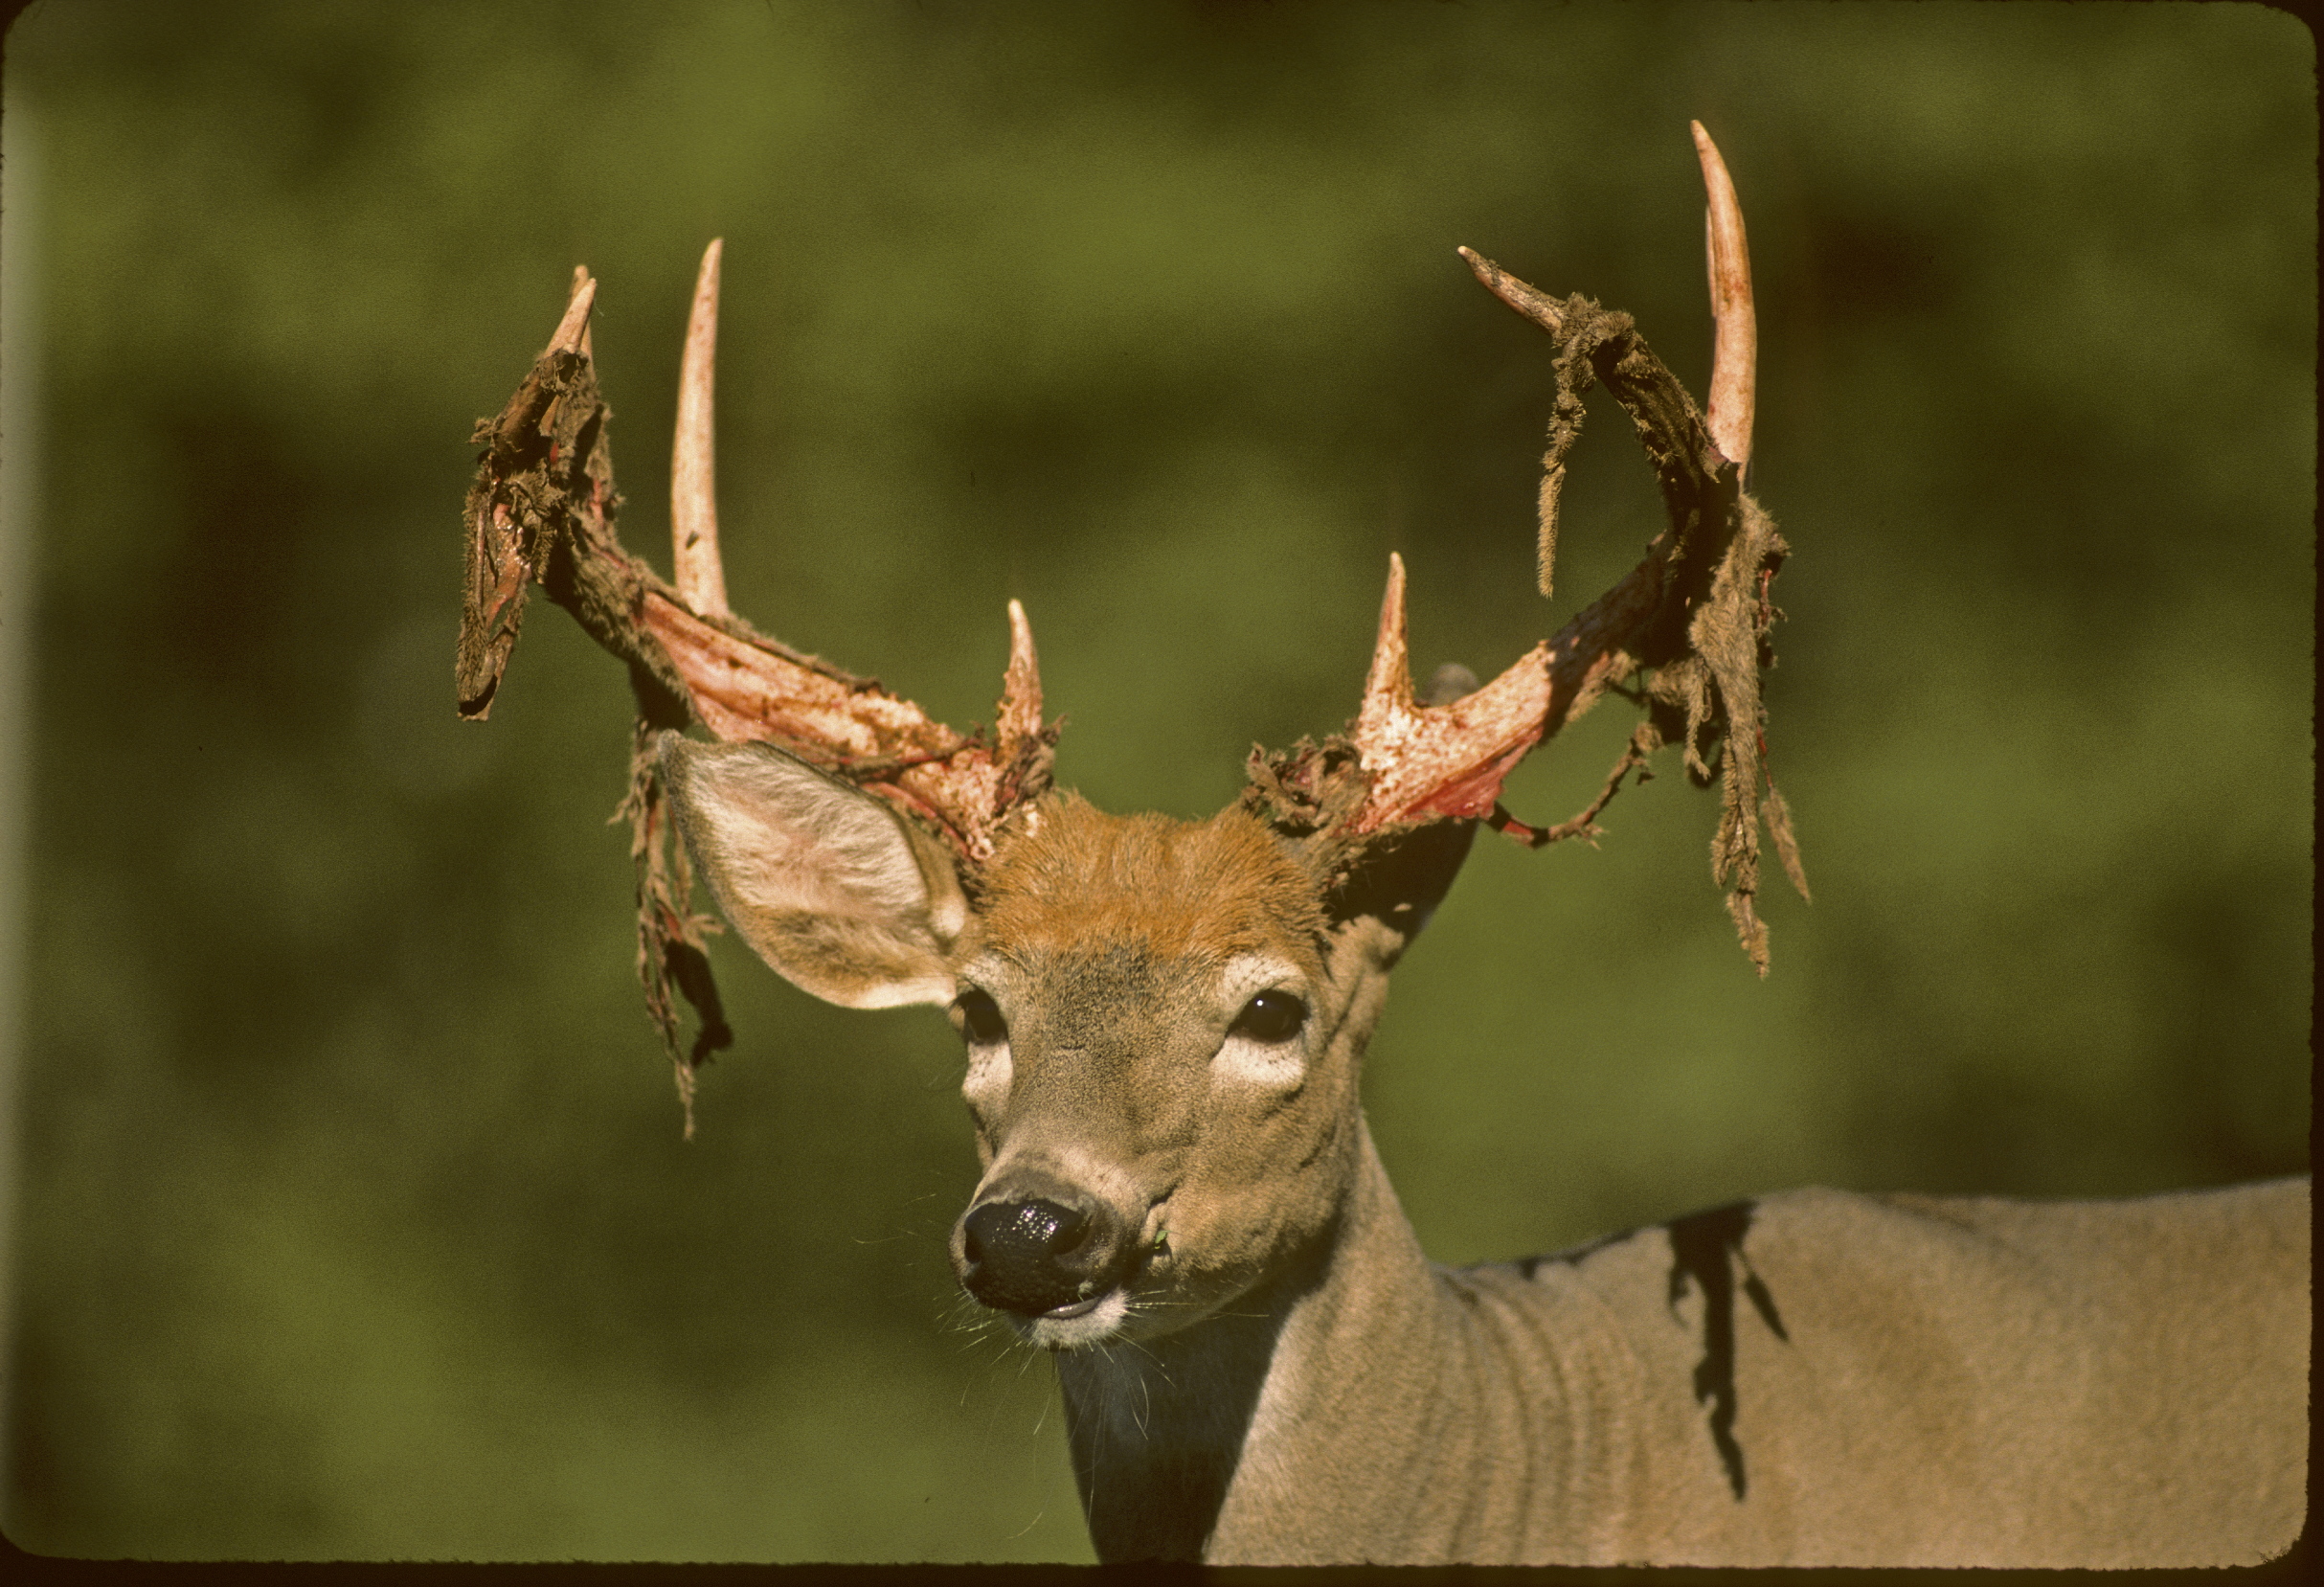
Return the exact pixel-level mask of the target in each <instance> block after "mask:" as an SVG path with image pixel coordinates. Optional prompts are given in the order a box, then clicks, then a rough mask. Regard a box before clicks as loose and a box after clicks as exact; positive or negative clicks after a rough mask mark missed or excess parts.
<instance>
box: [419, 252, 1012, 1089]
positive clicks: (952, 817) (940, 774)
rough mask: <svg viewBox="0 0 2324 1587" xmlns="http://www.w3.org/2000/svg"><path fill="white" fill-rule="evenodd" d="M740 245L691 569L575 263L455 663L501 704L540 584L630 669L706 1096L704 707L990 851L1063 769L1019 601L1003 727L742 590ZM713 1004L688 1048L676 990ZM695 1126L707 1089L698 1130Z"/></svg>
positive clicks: (512, 455) (662, 890) (643, 949)
mask: <svg viewBox="0 0 2324 1587" xmlns="http://www.w3.org/2000/svg"><path fill="white" fill-rule="evenodd" d="M720 255H721V247H720V244H719V243H718V242H716V241H713V242H711V245H710V247H709V248H708V249H707V250H706V251H705V252H704V254H703V258H702V270H701V274H700V276H699V278H698V279H697V281H696V283H695V288H694V302H693V311H692V314H691V316H690V318H689V321H688V329H687V338H686V354H685V361H684V365H683V368H682V373H681V374H680V379H679V401H678V424H677V436H676V440H675V442H674V444H673V446H672V450H671V463H670V520H671V538H672V542H673V554H674V568H675V573H676V583H675V584H674V585H672V584H669V583H665V582H664V581H663V580H662V579H661V578H659V577H657V576H656V575H655V573H654V572H653V570H652V569H651V568H649V567H648V566H646V564H645V563H643V561H641V560H639V559H638V558H637V557H635V556H632V555H629V553H628V552H626V551H625V550H623V549H622V547H621V544H620V539H619V538H618V537H617V536H616V534H615V533H614V527H613V523H614V516H615V513H616V512H617V511H618V510H619V509H620V501H621V498H620V492H618V491H617V490H616V489H615V488H614V483H613V459H612V453H611V450H610V448H609V445H608V443H607V440H606V434H605V430H606V420H607V419H608V418H609V417H610V415H609V414H608V412H607V410H606V407H605V403H604V400H603V398H602V397H600V396H599V395H598V383H597V372H596V367H595V364H594V362H593V360H592V357H591V353H590V345H589V314H590V310H591V307H592V306H593V305H594V304H595V302H596V299H597V283H596V282H595V281H593V280H592V279H590V276H589V273H588V271H587V270H586V269H576V270H575V272H574V286H573V295H572V298H571V300H570V301H569V303H568V304H567V306H566V309H565V317H564V319H563V320H562V321H561V322H560V323H559V324H558V326H557V329H556V333H555V334H554V335H553V336H552V337H551V338H550V341H549V346H548V348H547V349H546V350H545V351H543V352H542V353H541V355H540V357H539V358H538V359H536V360H534V362H533V366H532V369H531V371H530V373H529V374H527V375H526V376H525V379H524V382H523V384H521V385H520V386H518V388H517V391H516V395H515V396H514V397H510V398H509V399H508V406H507V407H505V408H504V409H502V410H501V412H500V414H499V416H498V417H497V418H494V419H485V420H482V421H480V422H479V423H478V425H477V428H476V434H475V436H474V438H473V439H474V441H475V442H476V443H477V444H479V445H481V446H482V447H483V448H484V450H483V451H482V453H481V454H480V455H479V458H478V463H477V473H476V483H475V485H474V487H471V488H470V490H469V492H468V500H467V506H466V517H467V578H466V585H465V590H464V594H463V604H462V621H461V633H460V651H459V661H458V667H457V674H458V687H459V705H460V714H461V715H462V716H463V718H465V719H467V720H470V721H482V720H484V719H485V716H486V715H487V714H489V713H490V711H491V709H492V700H493V697H494V695H495V694H496V692H497V691H498V690H499V687H500V679H501V674H502V673H503V671H504V670H506V669H507V667H508V657H509V654H510V652H511V651H512V650H513V648H514V647H515V645H516V638H517V631H518V627H519V624H520V622H521V620H522V618H523V615H524V604H525V597H526V593H527V588H528V583H529V581H536V582H538V583H539V584H540V585H541V587H542V588H543V589H545V590H547V591H548V593H549V598H550V599H551V600H552V601H555V602H556V603H557V604H558V605H560V606H563V607H564V608H565V609H566V610H567V611H569V612H571V613H572V614H573V615H574V617H575V619H576V620H577V621H578V622H579V623H580V624H581V626H582V627H583V628H584V629H586V630H587V631H588V633H589V634H590V636H591V637H592V638H594V639H595V640H597V642H598V644H599V645H602V646H604V647H605V648H606V649H608V650H610V651H612V652H613V653H614V654H615V655H617V656H619V657H620V658H621V659H622V660H623V661H624V662H626V663H627V664H628V666H629V675H630V684H631V690H632V692H633V693H634V694H635V695H636V697H637V702H638V723H637V731H636V734H635V736H634V740H633V744H632V754H631V760H630V788H629V793H628V796H627V797H626V798H625V799H624V800H623V801H622V804H621V806H620V810H619V811H618V812H617V817H616V818H617V819H619V818H620V816H621V815H626V816H628V817H629V819H630V823H631V840H632V841H631V851H632V854H633V856H634V857H635V858H636V860H637V864H638V931H639V939H638V956H639V957H638V967H639V974H640V977H641V979H642V980H643V982H644V983H645V990H646V1002H647V1005H648V1007H649V1009H651V1010H652V1012H653V1014H654V1017H655V1021H656V1023H657V1024H658V1025H659V1026H660V1027H661V1030H662V1033H663V1039H664V1041H665V1043H666V1046H667V1047H668V1048H669V1051H670V1054H671V1057H672V1059H673V1060H674V1061H675V1062H676V1063H677V1067H678V1076H679V1090H680V1092H681V1094H682V1095H684V1096H686V1097H688V1099H690V1097H691V1094H692V1071H693V1069H694V1068H695V1067H697V1066H698V1065H700V1064H701V1063H702V1062H703V1061H704V1060H705V1059H706V1058H707V1057H708V1056H709V1055H710V1053H711V1051H713V1050H714V1049H716V1048H719V1047H723V1046H725V1045H727V1043H728V1042H729V1041H730V1040H731V1039H732V1037H731V1034H730V1033H729V1032H728V1031H727V1029H726V1025H725V1021H724V1019H723V1018H722V1017H721V1015H720V1013H719V1009H718V1000H717V990H716V987H715V986H714V985H713V984H712V982H711V975H710V964H709V961H708V960H707V959H705V958H704V957H703V954H702V940H703V937H704V934H705V933H707V932H709V931H714V930H716V929H717V926H716V923H715V922H714V921H712V920H711V918H709V917H706V916H700V915H695V914H693V913H691V910H690V906H689V904H688V899H689V898H690V896H691V893H692V887H691V878H690V876H689V874H688V867H687V861H686V855H685V851H684V848H683V846H682V845H680V844H678V843H676V842H675V840H674V838H673V836H672V834H671V832H670V828H669V821H668V813H667V806H666V803H665V797H664V792H663V789H662V787H661V774H660V772H659V770H658V768H657V764H656V759H655V753H654V744H655V740H656V738H657V737H659V735H661V734H662V733H665V732H669V731H675V730H681V729H683V728H685V727H686V726H687V725H688V723H689V722H697V721H698V722H700V723H701V724H702V725H703V726H704V727H705V728H707V729H708V730H709V731H710V732H711V735H712V736H713V737H718V738H722V739H726V740H729V741H737V740H744V739H764V740H766V741H768V742H771V743H775V744H778V745H780V746H781V747H782V748H783V749H785V750H788V751H789V752H790V753H792V754H794V755H796V756H798V757H799V758H801V759H803V760H806V761H809V762H810V763H812V764H814V765H816V766H819V767H821V768H823V769H824V771H827V772H829V773H830V774H832V775H833V776H835V777H839V778H842V779H845V780H846V781H847V782H853V783H855V784H856V785H858V786H859V787H862V788H864V789H866V790H867V791H869V792H870V793H873V794H876V795H878V796H880V797H881V798H884V799H886V800H888V801H889V802H890V803H891V804H893V805H896V806H897V808H899V809H900V810H902V811H904V812H905V813H906V815H907V816H909V817H910V818H912V819H914V820H915V821H918V822H919V823H921V824H922V825H924V826H925V827H927V828H929V829H930V830H931V831H932V832H934V833H935V834H936V835H937V836H938V837H939V838H941V839H942V840H943V841H945V842H947V843H949V844H950V845H951V846H952V847H953V849H954V850H956V851H958V852H959V854H960V856H961V857H962V858H963V859H965V860H967V861H969V862H970V863H971V864H972V865H973V864H975V863H977V862H981V861H982V860H984V859H986V858H988V857H990V855H991V854H992V852H993V848H994V845H995V843H996V841H997V840H998V839H999V838H1000V836H1001V835H1002V834H1003V832H1004V829H1005V828H1007V826H1008V824H1009V823H1010V821H1011V819H1012V818H1013V817H1014V816H1015V815H1016V813H1017V812H1018V811H1019V810H1021V809H1023V808H1024V806H1025V805H1027V803H1029V802H1030V801H1031V800H1032V799H1034V798H1036V797H1037V796H1038V795H1039V794H1041V793H1042V792H1043V791H1044V790H1045V789H1046V788H1047V787H1048V786H1049V769H1050V764H1051V759H1052V754H1053V750H1054V747H1055V744H1056V741H1057V728H1056V726H1055V725H1053V724H1052V725H1048V726H1045V725H1044V724H1043V722H1042V717H1041V678H1040V671H1039V667H1038V664H1037V661H1036V659H1035V656H1034V653H1033V634H1032V628H1031V626H1030V625H1029V624H1028V623H1027V622H1026V618H1025V610H1024V608H1023V607H1021V606H1020V605H1018V604H1017V602H1015V601H1010V602H1009V604H1008V624H1009V659H1008V668H1007V670H1006V672H1005V674H1004V683H1003V695H1002V700H1001V704H1000V707H999V711H998V714H997V717H996V720H995V723H994V729H993V736H992V739H991V741H990V742H987V741H986V739H985V737H984V736H983V734H982V733H981V731H980V732H976V733H970V734H961V733H958V732H956V731H954V730H953V729H951V728H949V727H946V726H945V725H944V724H943V723H941V722H938V721H936V720H934V719H932V718H931V717H930V716H929V715H928V714H926V713H925V712H923V711H922V710H921V709H920V708H919V707H918V706H916V705H914V704H913V703H912V702H911V701H910V700H907V699H903V698H901V697H899V696H897V695H894V694H891V693H889V692H888V691H886V690H884V689H882V688H881V687H880V686H879V684H878V683H877V682H876V681H875V680H873V679H870V678H861V677H857V676H855V675H854V674H852V673H849V672H846V671H843V670H841V669H839V668H836V667H834V666H832V665H831V664H830V663H828V662H826V661H824V660H821V659H820V658H818V657H815V656H811V655H807V654H805V653H804V652H802V651H799V650H795V649H792V648H791V647H790V646H786V645H784V644H782V643H781V642H780V641H778V640H775V639H771V638H769V637H767V636H766V635H764V634H761V633H759V632H758V631H757V630H756V628H754V627H752V626H751V625H750V624H749V623H746V622H744V621H743V620H742V619H741V618H739V617H736V616H735V615H734V614H733V612H731V611H730V610H729V609H728V607H727V601H726V578H725V575H724V573H723V572H722V571H721V569H720V565H719V558H718V527H717V509H716V505H715V491H714V487H713V482H712V441H711V433H712V421H711V386H712V369H713V360H714V356H715V347H716V342H717V333H718V271H719V262H720ZM673 986H674V987H675V988H676V990H678V991H679V992H680V993H682V994H683V995H684V996H685V997H686V999H687V1000H688V1002H689V1003H691V1004H692V1005H693V1006H694V1008H695V1009H696V1011H697V1012H698V1014H699V1015H700V1017H701V1031H700V1033H699V1034H698V1035H697V1037H696V1039H695V1041H694V1043H693V1045H692V1048H691V1050H690V1051H689V1052H688V1053H687V1054H684V1055H683V1056H682V1055H681V1054H680V1052H679V1047H678V1025H677V1013H676V1007H675V1004H674V1003H673V1001H672V999H671V997H670V991H671V989H672V987H673ZM691 1130H692V1119H691V1111H690V1106H689V1110H688V1133H689V1134H690V1133H691Z"/></svg>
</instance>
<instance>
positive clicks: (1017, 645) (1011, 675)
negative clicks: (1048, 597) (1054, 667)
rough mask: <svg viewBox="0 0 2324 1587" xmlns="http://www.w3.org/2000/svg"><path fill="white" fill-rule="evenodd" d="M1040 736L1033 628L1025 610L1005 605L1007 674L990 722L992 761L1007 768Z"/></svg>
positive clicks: (1038, 664) (1038, 667)
mask: <svg viewBox="0 0 2324 1587" xmlns="http://www.w3.org/2000/svg"><path fill="white" fill-rule="evenodd" d="M1040 735H1041V662H1040V658H1039V657H1038V656H1036V655H1035V654H1034V653H1033V625H1032V624H1031V623H1028V622H1027V621H1026V617H1025V607H1024V606H1023V605H1021V604H1019V603H1018V602H1017V601H1010V602H1009V603H1008V670H1007V671H1006V672H1004V673H1003V674H1002V684H1001V709H1000V711H999V713H998V714H997V715H996V717H995V720H994V722H993V737H994V739H995V746H994V758H995V759H998V760H999V761H1000V762H1001V763H1002V764H1004V765H1006V764H1008V763H1009V762H1010V761H1012V760H1014V759H1016V758H1017V755H1018V754H1019V752H1020V750H1021V748H1022V746H1024V745H1025V744H1027V743H1028V742H1030V741H1032V740H1033V739H1035V738H1038V737H1040Z"/></svg>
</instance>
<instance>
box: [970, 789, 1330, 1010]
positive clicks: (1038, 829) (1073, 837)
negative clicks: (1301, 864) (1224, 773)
mask: <svg viewBox="0 0 2324 1587" xmlns="http://www.w3.org/2000/svg"><path fill="white" fill-rule="evenodd" d="M1197 901H1199V903H1200V905H1201V907H1200V908H1199V909H1197V908H1190V907H1189V905H1190V904H1193V903H1195V902H1197ZM977 917H978V928H977V936H978V938H979V939H980V940H981V941H982V942H983V943H985V944H987V945H992V946H998V947H1001V948H1002V949H1003V951H1004V952H1008V953H1012V954H1014V953H1026V952H1036V951H1042V950H1051V951H1054V950H1070V949H1074V948H1082V949H1086V948H1087V947H1089V946H1090V945H1091V943H1092V941H1094V940H1095V939H1097V938H1100V937H1102V938H1103V939H1104V940H1106V941H1120V942H1136V943H1139V944H1140V945H1142V946H1143V947H1144V949H1145V950H1146V951H1147V952H1148V953H1151V954H1153V955H1154V956H1156V957H1157V958H1165V959H1187V960H1191V961H1194V962H1196V963H1200V964H1213V965H1215V964H1223V963H1225V962H1226V961H1227V960H1228V959H1230V958H1231V957H1232V956H1233V955H1235V954H1238V953H1255V952H1259V951H1261V950H1263V949H1273V950H1275V951H1277V952H1290V953H1294V954H1296V955H1297V956H1300V957H1302V958H1303V959H1304V960H1305V961H1306V963H1304V964H1302V965H1301V967H1302V968H1304V969H1308V970H1320V968H1321V952H1322V950H1321V944H1322V941H1323V935H1324V933H1323V924H1324V922H1323V911H1322V907H1321V905H1320V903H1319V902H1318V900H1317V898H1316V896H1315V889H1314V887H1313V885H1312V884H1311V883H1310V882H1309V881H1308V879H1307V877H1306V875H1305V873H1302V872H1301V871H1300V870H1299V868H1298V867H1297V865H1296V864H1294V863H1293V862H1292V860H1291V859H1290V857H1289V856H1288V855H1286V854H1285V853H1284V851H1283V848H1282V845H1281V844H1279V843H1277V842H1276V841H1275V838H1274V837H1273V836H1272V835H1270V833H1269V832H1268V830H1267V828H1265V827H1264V826H1263V825H1262V824H1261V823H1260V822H1258V821H1257V820H1256V819H1255V818H1253V817H1252V816H1249V815H1246V814H1244V813H1243V812H1242V811H1241V810H1239V809H1235V808H1232V807H1230V808H1228V809H1224V810H1221V811H1220V812H1219V813H1218V814H1217V815H1214V816H1212V817H1211V818H1210V819H1209V820H1207V821H1202V822H1185V821H1177V820H1173V819H1172V818H1170V817H1168V816H1163V815H1153V814H1143V815H1130V816H1117V815H1108V814H1107V813H1106V812H1105V811H1103V810H1101V809H1099V808H1097V806H1095V805H1092V804H1090V803H1089V801H1087V800H1085V799H1083V798H1081V797H1080V796H1079V795H1077V794H1072V793H1065V794H1059V795H1057V796H1055V797H1053V798H1051V799H1049V800H1047V801H1044V802H1043V804H1042V805H1040V806H1039V807H1038V809H1037V812H1036V814H1035V819H1034V822H1033V824H1032V829H1031V830H1030V831H1029V832H1028V833H1027V834H1026V835H1024V836H1022V837H1019V838H1018V839H1017V840H1016V841H1014V842H1012V843H1010V844H1009V845H1008V846H1007V847H1005V848H1004V849H1003V850H1001V852H1000V853H999V854H998V855H996V856H995V858H994V861H993V864H992V866H991V867H990V868H989V869H987V870H986V871H985V873H984V876H983V896H982V897H981V899H980V900H979V903H978V909H977Z"/></svg>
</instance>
